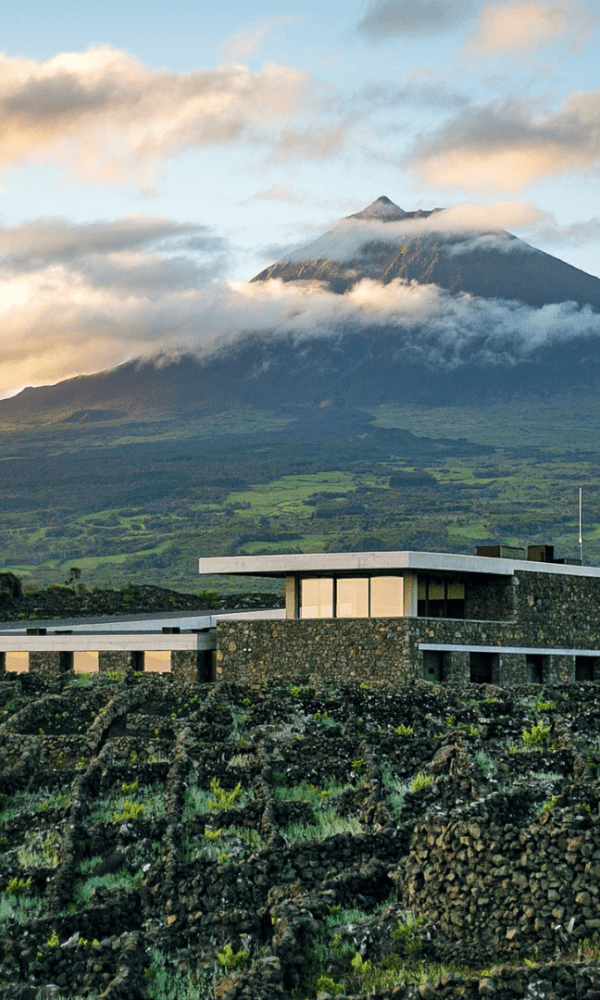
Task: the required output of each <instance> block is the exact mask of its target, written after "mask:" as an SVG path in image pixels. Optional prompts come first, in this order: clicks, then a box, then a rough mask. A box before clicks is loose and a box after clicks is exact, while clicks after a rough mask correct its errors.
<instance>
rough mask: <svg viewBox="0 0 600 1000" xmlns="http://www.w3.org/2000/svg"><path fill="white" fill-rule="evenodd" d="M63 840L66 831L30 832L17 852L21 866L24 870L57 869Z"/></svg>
mask: <svg viewBox="0 0 600 1000" xmlns="http://www.w3.org/2000/svg"><path fill="white" fill-rule="evenodd" d="M63 839H64V830H58V829H53V830H28V831H27V833H26V834H25V836H24V838H23V843H22V844H21V846H20V847H19V848H18V850H17V858H18V860H19V864H20V865H22V866H23V868H30V867H36V866H38V865H39V866H40V867H41V866H43V867H48V868H56V866H57V865H58V861H59V854H60V849H61V847H62V844H63Z"/></svg>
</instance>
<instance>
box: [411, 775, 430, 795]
mask: <svg viewBox="0 0 600 1000" xmlns="http://www.w3.org/2000/svg"><path fill="white" fill-rule="evenodd" d="M430 784H431V775H430V774H416V775H415V777H414V780H413V783H412V790H413V792H420V791H421V790H422V789H423V788H429V786H430Z"/></svg>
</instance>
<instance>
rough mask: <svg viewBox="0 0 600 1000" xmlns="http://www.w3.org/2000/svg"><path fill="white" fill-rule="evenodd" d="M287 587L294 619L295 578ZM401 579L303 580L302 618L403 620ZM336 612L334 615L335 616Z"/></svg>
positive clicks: (288, 613) (375, 577)
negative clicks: (293, 582) (293, 591)
mask: <svg viewBox="0 0 600 1000" xmlns="http://www.w3.org/2000/svg"><path fill="white" fill-rule="evenodd" d="M288 579H289V581H290V583H289V584H286V614H287V616H288V617H293V610H292V609H293V606H294V594H293V593H292V589H293V588H292V578H288ZM403 601H404V581H403V579H402V577H401V576H373V577H367V576H362V577H361V576H353V577H338V578H336V579H334V578H333V577H314V578H313V577H308V578H305V579H302V580H300V618H334V617H335V618H401V617H402V616H403V614H404V606H403ZM334 609H335V614H334Z"/></svg>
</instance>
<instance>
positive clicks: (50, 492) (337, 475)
mask: <svg viewBox="0 0 600 1000" xmlns="http://www.w3.org/2000/svg"><path fill="white" fill-rule="evenodd" d="M598 430H600V406H599V405H598V402H597V400H596V398H595V397H592V396H590V397H581V398H579V399H578V400H569V399H563V400H561V401H558V402H556V401H552V402H548V401H540V402H538V403H533V402H531V400H530V401H528V402H524V403H523V404H522V405H519V404H518V403H513V404H511V405H510V406H509V405H500V404H498V403H496V404H494V405H493V406H492V405H490V407H489V408H477V409H474V408H468V407H463V408H461V407H453V408H436V409H416V408H414V407H413V408H409V407H404V408H401V407H395V406H394V407H392V406H390V405H386V406H381V407H379V408H376V409H373V410H371V411H370V412H367V411H363V410H360V409H348V408H345V409H344V408H341V409H340V408H336V406H335V405H334V404H332V405H331V406H328V407H324V408H320V409H318V410H314V409H313V408H308V409H307V411H306V413H302V412H299V411H289V412H288V413H284V412H283V411H278V412H275V411H271V412H269V411H265V410H255V409H252V408H251V407H246V408H241V409H238V410H230V411H227V412H226V413H223V414H220V415H218V414H217V415H212V416H210V417H208V416H207V417H205V418H202V419H200V418H195V419H190V420H181V419H178V418H175V417H171V418H168V419H164V420H156V419H153V420H149V421H132V420H128V419H118V420H109V421H107V422H104V423H83V424H79V423H76V424H73V423H69V422H63V423H56V424H48V425H43V426H35V425H31V424H28V425H23V426H21V427H19V428H18V429H17V428H15V427H14V426H11V427H4V428H3V429H2V428H0V441H1V443H2V463H1V465H0V467H1V468H2V471H3V475H2V477H1V478H0V509H1V511H2V517H1V520H0V543H1V551H2V553H3V559H2V562H3V566H2V568H6V569H10V570H13V571H14V572H16V573H17V574H18V575H20V576H22V577H23V579H24V581H25V582H26V584H27V585H29V586H43V585H48V584H50V583H59V582H63V581H64V580H65V579H66V578H67V577H68V574H69V569H70V567H71V566H77V567H79V568H80V569H81V570H82V582H84V583H86V584H87V585H88V586H104V587H107V586H113V587H120V586H123V585H125V584H126V583H128V582H135V583H137V582H141V581H144V582H148V583H151V584H155V585H159V586H167V587H172V588H174V589H179V590H186V591H189V590H190V589H192V588H193V587H195V586H196V580H197V576H196V567H197V558H198V556H200V555H203V556H209V555H224V554H234V553H256V552H289V551H296V552H302V551H323V550H347V549H354V550H360V549H398V548H435V549H440V550H442V551H456V552H472V551H473V547H474V545H476V544H478V543H491V542H494V541H504V542H506V543H511V544H526V543H527V542H541V541H551V542H554V544H555V545H556V548H557V552H559V554H562V555H565V556H568V557H569V556H570V557H574V556H576V555H577V554H578V548H577V523H576V522H577V490H578V487H579V486H580V485H582V486H583V487H584V514H585V531H584V548H585V557H586V560H587V561H590V562H594V563H595V562H597V561H598V560H599V559H600V492H599V488H600V457H599V454H598V449H597V445H596V441H597V440H598V433H597V432H598ZM216 582H217V581H211V580H208V581H204V582H203V584H202V585H203V586H214V585H215V583H216ZM223 586H225V587H227V584H224V583H223V581H219V587H220V588H222V587H223ZM229 586H230V587H232V588H233V589H236V588H237V587H239V585H238V584H236V583H235V581H232V583H231V584H230V585H229ZM249 587H250V588H251V589H260V585H258V584H257V582H256V581H255V582H250V583H249Z"/></svg>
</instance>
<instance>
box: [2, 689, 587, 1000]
mask: <svg viewBox="0 0 600 1000" xmlns="http://www.w3.org/2000/svg"><path fill="white" fill-rule="evenodd" d="M0 764H1V773H0V792H1V797H0V808H1V813H0V852H1V853H0V926H1V930H0V996H1V997H2V998H6V1000H43V998H50V997H52V998H53V1000H63V998H65V1000H67V998H68V1000H75V998H85V1000H88V998H106V1000H109V998H110V1000H121V998H122V1000H125V998H127V1000H201V998H209V997H213V996H214V997H222V998H224V1000H234V998H235V1000H281V998H290V1000H294V998H296V1000H304V998H316V997H321V998H325V997H326V996H353V997H363V998H364V997H366V996H370V997H381V998H383V997H385V998H391V997H394V998H398V1000H408V998H415V1000H416V998H419V997H420V998H423V1000H437V998H440V1000H449V998H455V997H456V998H458V997H461V998H466V1000H471V998H473V1000H474V998H476V997H477V998H479V997H495V998H496V1000H509V998H513V997H531V998H534V997H535V998H558V1000H563V998H564V1000H573V998H600V968H599V965H598V961H599V957H600V879H599V878H598V875H599V874H600V791H599V785H598V767H599V766H600V691H599V690H598V688H597V686H596V685H595V684H593V683H579V684H564V685H554V686H549V685H545V686H544V687H543V688H540V687H539V686H533V685H532V686H527V687H520V688H511V689H501V688H498V687H489V686H481V685H471V686H468V687H465V688H460V689H459V688H457V687H453V686H450V685H445V686H441V685H439V686H438V685H431V684H427V683H425V682H422V683H417V684H416V685H414V686H413V687H411V688H399V687H393V686H381V687H379V686H378V687H369V686H366V685H360V684H357V683H354V684H348V685H344V686H340V687H337V688H335V689H334V688H331V687H309V686H289V685H288V686H277V687H275V686H271V687H266V688H259V687H243V686H232V685H227V684H205V685H201V686H199V685H192V684H190V683H187V682H183V681H175V680H173V678H172V677H171V676H170V675H157V674H153V675H136V674H130V675H126V676H124V677H123V678H120V677H119V676H118V675H113V674H96V675H87V676H86V675H83V676H78V677H65V678H62V679H60V680H54V681H48V680H42V679H41V678H40V677H39V676H34V675H26V674H18V675H17V674H15V675H11V674H6V675H4V676H3V677H2V678H1V679H0Z"/></svg>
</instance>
